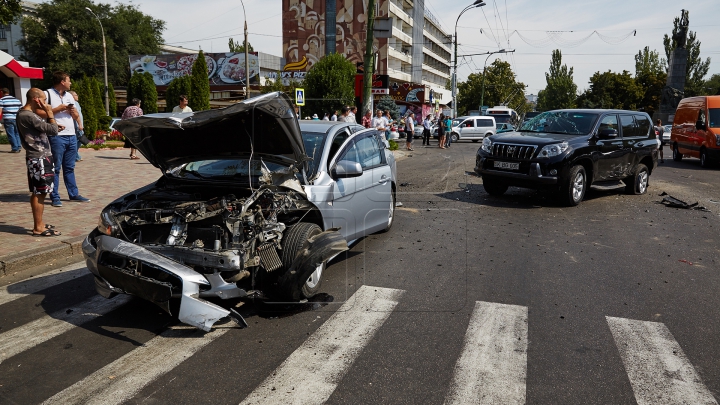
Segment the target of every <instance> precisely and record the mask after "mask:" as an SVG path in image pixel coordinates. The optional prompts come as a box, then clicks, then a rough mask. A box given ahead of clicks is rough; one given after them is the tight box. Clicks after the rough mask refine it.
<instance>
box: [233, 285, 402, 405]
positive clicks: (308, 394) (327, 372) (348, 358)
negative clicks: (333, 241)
mask: <svg viewBox="0 0 720 405" xmlns="http://www.w3.org/2000/svg"><path fill="white" fill-rule="evenodd" d="M404 292H405V291H403V290H395V289H390V288H379V287H369V286H362V287H360V289H358V290H357V292H355V294H353V296H352V297H350V299H349V300H348V301H347V302H345V303H344V304H343V305H342V306H341V307H340V309H338V311H337V312H336V313H334V314H333V315H332V316H331V317H330V319H328V320H327V322H325V323H324V324H323V325H322V326H320V328H318V330H317V331H315V333H313V335H312V336H310V338H308V339H307V340H306V341H305V343H303V344H302V345H301V346H300V347H299V348H298V349H297V350H295V351H294V352H293V353H292V354H291V355H290V356H289V357H288V358H287V359H285V361H284V362H283V363H282V364H281V365H280V366H279V367H278V368H277V369H275V371H274V372H273V373H272V374H271V375H270V376H269V377H268V378H266V379H265V381H263V382H262V383H261V384H260V385H259V386H258V387H257V388H255V390H254V391H253V392H251V393H250V395H248V397H247V398H245V399H244V400H243V401H242V403H241V404H322V403H324V402H325V401H327V399H328V398H329V397H330V395H331V394H332V393H333V391H335V388H336V387H337V385H338V384H339V383H340V381H341V380H342V378H343V376H344V375H345V374H346V373H347V370H348V369H349V368H350V366H351V365H352V364H353V362H354V361H355V359H356V358H357V357H358V356H359V355H360V352H362V350H363V348H364V347H365V345H367V344H368V342H369V341H370V340H371V339H372V338H373V336H374V335H375V332H377V330H378V329H379V328H380V327H381V326H382V325H383V323H385V321H386V320H387V319H388V317H389V316H390V314H391V313H392V311H393V310H394V309H395V306H397V304H398V300H399V299H400V297H401V296H402V295H403V293H404Z"/></svg>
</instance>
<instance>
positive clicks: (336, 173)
mask: <svg viewBox="0 0 720 405" xmlns="http://www.w3.org/2000/svg"><path fill="white" fill-rule="evenodd" d="M362 174H363V169H362V166H360V163H358V162H351V161H349V160H341V161H339V162H337V163H336V164H335V166H333V168H332V169H331V170H330V176H332V178H333V179H346V178H350V177H358V176H360V175H362Z"/></svg>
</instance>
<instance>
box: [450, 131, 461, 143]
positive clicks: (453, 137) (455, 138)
mask: <svg viewBox="0 0 720 405" xmlns="http://www.w3.org/2000/svg"><path fill="white" fill-rule="evenodd" d="M458 140H460V135H458V134H456V133H455V132H453V133H452V134H450V141H451V142H457V141H458Z"/></svg>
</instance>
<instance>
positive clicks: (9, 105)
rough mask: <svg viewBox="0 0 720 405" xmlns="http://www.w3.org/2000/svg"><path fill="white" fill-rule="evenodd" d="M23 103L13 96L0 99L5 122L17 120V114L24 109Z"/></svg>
mask: <svg viewBox="0 0 720 405" xmlns="http://www.w3.org/2000/svg"><path fill="white" fill-rule="evenodd" d="M22 106H23V105H22V102H21V101H20V100H18V99H16V98H15V97H13V96H11V95H9V94H8V95H7V96H5V97H3V98H0V107H2V117H3V119H4V120H13V121H14V120H15V119H16V118H17V113H18V111H20V107H22Z"/></svg>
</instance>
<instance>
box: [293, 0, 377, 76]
mask: <svg viewBox="0 0 720 405" xmlns="http://www.w3.org/2000/svg"><path fill="white" fill-rule="evenodd" d="M326 1H333V0H283V2H282V7H283V55H282V56H283V58H285V61H286V67H288V69H283V71H285V70H295V69H297V66H298V65H301V66H303V69H302V70H304V71H308V70H310V68H312V66H313V65H314V64H315V63H317V61H318V60H320V58H322V57H323V56H325V2H326ZM335 1H336V25H335V30H336V41H335V42H336V46H335V50H336V52H337V53H341V54H343V55H345V58H347V59H348V60H349V61H350V62H352V63H353V64H356V63H358V62H362V61H363V58H364V51H365V41H366V40H367V36H366V28H367V1H366V0H335ZM388 3H389V2H388V0H378V1H377V3H376V7H377V10H376V12H377V16H378V17H385V16H387V15H388V8H389V5H388ZM373 43H374V46H373V48H375V49H376V50H377V52H378V53H379V56H380V59H379V60H378V64H377V66H378V72H377V73H379V74H387V54H388V52H387V39H386V38H381V39H375V40H374V42H373Z"/></svg>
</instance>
